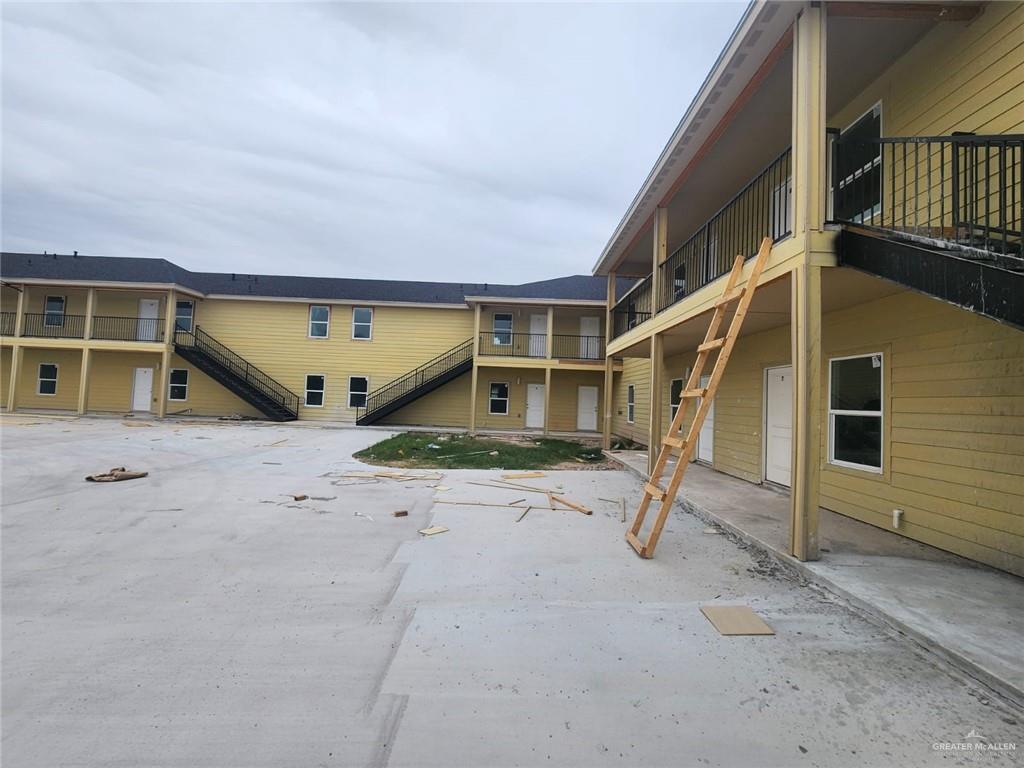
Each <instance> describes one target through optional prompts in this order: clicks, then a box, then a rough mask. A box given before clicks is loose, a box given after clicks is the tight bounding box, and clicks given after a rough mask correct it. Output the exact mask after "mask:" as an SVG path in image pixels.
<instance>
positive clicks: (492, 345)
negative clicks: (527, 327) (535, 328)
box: [480, 331, 548, 357]
mask: <svg viewBox="0 0 1024 768" xmlns="http://www.w3.org/2000/svg"><path fill="white" fill-rule="evenodd" d="M480 354H481V355H486V356H492V357H547V356H548V335H547V333H512V331H491V332H489V333H487V332H484V333H481V334H480Z"/></svg>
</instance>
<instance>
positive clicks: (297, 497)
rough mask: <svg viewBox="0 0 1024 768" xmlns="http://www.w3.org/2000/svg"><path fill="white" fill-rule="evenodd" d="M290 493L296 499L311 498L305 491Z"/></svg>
mask: <svg viewBox="0 0 1024 768" xmlns="http://www.w3.org/2000/svg"><path fill="white" fill-rule="evenodd" d="M288 495H289V496H291V497H292V498H293V499H295V501H305V500H306V499H308V498H309V496H307V495H306V494H304V493H289V494H288Z"/></svg>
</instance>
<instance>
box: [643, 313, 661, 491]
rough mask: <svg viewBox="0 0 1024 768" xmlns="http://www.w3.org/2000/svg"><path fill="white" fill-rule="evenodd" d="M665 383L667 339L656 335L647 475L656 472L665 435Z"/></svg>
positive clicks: (654, 336)
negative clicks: (662, 402) (663, 411)
mask: <svg viewBox="0 0 1024 768" xmlns="http://www.w3.org/2000/svg"><path fill="white" fill-rule="evenodd" d="M664 383H665V339H664V336H662V334H660V333H655V334H653V335H652V336H651V390H650V396H649V399H650V410H651V420H650V425H649V428H648V430H647V474H651V473H652V472H653V471H654V463H655V462H656V461H657V460H658V453H659V452H660V451H661V437H662V435H664V434H665V432H664V430H663V429H662V427H663V424H662V418H661V414H662V411H661V400H662V397H661V395H662V391H661V390H662V387H663V384H664Z"/></svg>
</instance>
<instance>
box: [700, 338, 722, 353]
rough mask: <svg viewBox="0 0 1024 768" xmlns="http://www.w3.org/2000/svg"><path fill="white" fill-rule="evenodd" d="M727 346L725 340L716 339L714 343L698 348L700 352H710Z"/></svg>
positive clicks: (707, 343) (709, 342) (706, 343)
mask: <svg viewBox="0 0 1024 768" xmlns="http://www.w3.org/2000/svg"><path fill="white" fill-rule="evenodd" d="M724 344H725V339H715V340H714V341H708V342H705V343H704V344H701V345H700V346H699V347H697V351H698V352H710V351H711V350H712V349H718V348H719V347H721V346H722V345H724Z"/></svg>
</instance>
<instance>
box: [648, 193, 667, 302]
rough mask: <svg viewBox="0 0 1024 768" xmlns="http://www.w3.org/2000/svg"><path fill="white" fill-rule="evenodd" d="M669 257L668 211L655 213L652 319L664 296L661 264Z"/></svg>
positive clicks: (662, 209)
mask: <svg viewBox="0 0 1024 768" xmlns="http://www.w3.org/2000/svg"><path fill="white" fill-rule="evenodd" d="M667 257H668V209H667V208H657V209H655V211H654V250H653V252H652V254H651V317H654V315H656V314H657V313H658V305H659V304H660V303H661V296H662V274H661V269H660V267H661V263H662V262H663V261H665V259H666V258H667Z"/></svg>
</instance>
